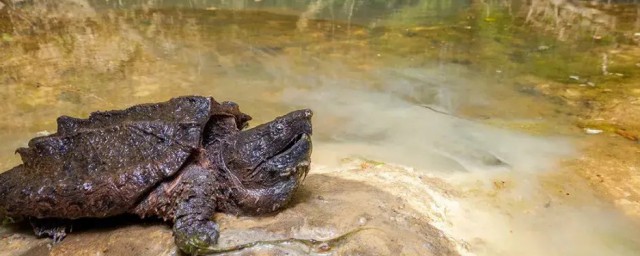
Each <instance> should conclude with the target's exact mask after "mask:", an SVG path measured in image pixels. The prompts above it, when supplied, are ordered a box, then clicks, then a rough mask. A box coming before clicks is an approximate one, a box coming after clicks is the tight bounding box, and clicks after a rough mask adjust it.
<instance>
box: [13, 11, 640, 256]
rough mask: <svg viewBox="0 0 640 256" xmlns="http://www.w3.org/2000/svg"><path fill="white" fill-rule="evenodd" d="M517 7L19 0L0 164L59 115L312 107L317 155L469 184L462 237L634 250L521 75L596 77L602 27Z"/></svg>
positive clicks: (578, 249) (554, 116)
mask: <svg viewBox="0 0 640 256" xmlns="http://www.w3.org/2000/svg"><path fill="white" fill-rule="evenodd" d="M53 3H55V4H53ZM523 6H524V5H523V4H521V3H518V2H505V3H503V2H500V3H498V2H495V3H494V2H488V3H487V4H486V5H484V4H480V3H476V2H472V1H462V0H457V1H438V0H432V1H358V0H344V1H337V0H336V1H322V0H318V1H268V0H262V1H205V0H203V1H197V0H193V1H83V0H69V1H59V2H58V1H56V2H54V1H33V2H31V1H22V2H20V3H19V8H20V11H17V12H11V13H3V14H1V15H3V16H2V17H1V18H2V19H3V21H2V22H1V24H0V29H2V31H1V33H2V36H3V37H2V42H1V43H0V51H1V52H2V53H1V55H0V58H2V63H0V86H1V87H2V90H0V98H1V99H2V100H1V101H0V108H1V110H2V112H3V115H2V116H1V117H0V118H1V119H0V141H2V142H3V143H2V144H0V167H2V168H1V169H8V168H10V167H11V166H14V165H16V164H18V163H19V159H18V158H17V157H16V156H15V155H14V154H13V152H14V150H15V149H16V148H17V147H21V146H25V145H26V143H27V141H28V139H30V138H31V137H34V136H36V135H37V134H42V133H46V132H54V131H55V117H57V116H59V115H70V116H86V115H88V114H89V113H90V112H92V111H95V110H106V109H116V108H122V107H126V106H130V105H133V104H137V103H143V102H154V101H162V100H166V99H168V98H171V97H174V96H178V95H188V94H199V95H211V96H213V97H214V98H216V99H218V100H232V101H235V102H237V103H239V105H240V106H241V108H242V109H243V111H244V112H246V113H249V114H251V115H252V116H253V117H254V121H253V124H258V123H261V122H264V121H268V120H270V119H272V118H273V117H275V116H277V115H280V114H282V113H285V112H286V111H289V110H293V109H297V108H303V107H305V108H311V109H313V110H314V111H315V113H316V114H315V116H314V146H315V147H314V156H313V158H314V159H313V162H314V166H317V167H322V168H333V169H340V168H342V165H343V164H344V159H349V158H363V159H370V160H372V161H377V162H384V163H394V164H400V165H404V166H409V167H412V168H415V169H416V170H419V171H420V172H424V173H425V175H430V176H433V177H438V178H441V179H443V180H445V181H446V182H448V183H450V184H451V185H452V186H453V187H455V188H456V190H457V191H458V192H459V193H461V194H463V195H464V196H462V199H460V201H453V202H448V203H449V204H450V207H451V209H450V211H451V217H450V219H449V222H450V223H449V224H448V225H443V226H442V227H441V228H443V229H446V233H447V234H449V235H450V236H452V237H453V238H455V239H459V240H460V241H464V243H466V244H467V245H468V248H467V249H468V252H469V253H471V254H480V255H605V254H608V255H637V254H638V253H640V246H639V244H640V243H639V242H640V241H639V240H638V239H639V238H640V230H639V229H638V226H637V225H636V224H635V223H633V222H631V221H629V220H627V219H626V217H624V216H623V215H622V214H621V213H619V212H618V211H617V210H615V209H614V208H613V207H612V206H611V205H610V204H608V203H607V202H604V201H602V200H601V199H600V197H598V196H597V195H596V194H595V192H594V191H593V190H591V188H590V187H589V186H587V185H586V183H585V182H584V181H582V180H581V179H580V178H579V177H577V176H576V175H575V174H572V173H568V172H567V171H563V170H562V169H561V167H560V166H561V165H559V163H560V161H562V160H563V159H571V158H574V157H577V156H579V155H580V152H579V150H578V148H577V147H576V146H575V145H576V141H577V140H580V139H581V138H582V136H584V135H582V134H581V132H580V131H576V129H575V127H574V126H573V124H572V121H571V119H570V115H568V114H567V113H568V112H569V110H568V107H567V106H564V105H562V104H557V102H554V101H553V100H552V99H551V100H550V99H549V98H544V97H539V96H537V95H535V94H532V93H528V91H527V90H526V88H528V87H527V86H526V83H528V81H527V80H526V78H527V77H529V76H536V77H539V78H540V79H542V80H545V79H547V80H549V81H560V82H566V81H571V80H576V79H574V78H572V76H579V77H580V78H579V80H583V81H581V82H583V83H588V82H592V83H606V82H607V81H608V80H607V79H608V78H606V77H602V76H600V75H599V74H600V72H601V70H602V62H601V57H600V55H598V54H587V55H585V54H584V52H585V51H587V52H592V53H598V52H597V51H598V49H600V48H606V47H609V43H610V42H608V41H606V42H603V41H593V40H591V41H588V40H579V39H581V38H582V37H584V36H585V35H584V33H583V32H584V31H582V30H580V29H576V30H575V31H569V32H567V33H566V34H565V35H564V36H565V37H566V38H564V39H563V40H559V39H558V37H556V36H554V35H553V34H552V33H545V32H544V30H535V29H533V28H531V26H527V25H526V24H524V23H523V20H524V19H525V16H526V10H527V9H526V8H525V7H526V6H524V7H523ZM523 10H525V11H524V12H523ZM594 26H595V25H594ZM609 36H610V35H609V34H604V39H603V40H609V39H610V38H613V36H611V37H609ZM567 41H569V42H567ZM599 47H600V48H599ZM594 56H595V57H594ZM623 68H624V67H623V66H615V65H612V66H611V67H610V68H609V70H610V72H623V71H624V69H623ZM616 69H619V70H623V71H617V70H616ZM625 72H626V71H625ZM630 72H631V71H629V72H626V73H625V74H630ZM633 72H635V71H633ZM631 73H632V72H631ZM523 84H525V85H523ZM500 184H507V185H504V186H503V185H500ZM505 186H506V189H504V188H505ZM559 191H561V192H559ZM565 191H570V192H571V193H572V194H573V196H572V197H571V198H568V197H565V196H563V195H564V194H565ZM566 194H567V195H568V194H569V192H566ZM416 200H419V198H418V199H416Z"/></svg>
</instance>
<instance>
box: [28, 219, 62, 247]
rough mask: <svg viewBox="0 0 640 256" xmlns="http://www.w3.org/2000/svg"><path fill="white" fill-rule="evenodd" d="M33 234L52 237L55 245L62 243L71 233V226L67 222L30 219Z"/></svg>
mask: <svg viewBox="0 0 640 256" xmlns="http://www.w3.org/2000/svg"><path fill="white" fill-rule="evenodd" d="M30 222H31V227H32V228H33V232H34V233H35V234H36V236H38V237H51V238H52V239H53V244H57V243H60V242H62V240H63V239H64V238H65V237H66V236H67V231H71V225H70V224H69V223H68V222H67V221H63V220H58V219H35V218H34V219H30Z"/></svg>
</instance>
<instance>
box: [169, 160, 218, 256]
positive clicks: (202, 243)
mask: <svg viewBox="0 0 640 256" xmlns="http://www.w3.org/2000/svg"><path fill="white" fill-rule="evenodd" d="M186 168H187V169H186V170H184V172H183V173H182V175H181V177H180V179H181V180H180V183H181V184H180V187H179V188H178V189H179V190H180V191H179V193H178V198H177V201H176V208H175V215H174V224H173V235H174V237H175V241H176V245H178V247H179V248H180V249H181V250H182V251H184V252H185V253H188V254H194V253H197V251H198V249H202V248H206V247H210V246H213V245H215V244H216V243H217V241H218V234H219V233H218V232H219V229H218V225H217V224H216V223H215V222H214V221H213V220H212V218H213V214H214V212H215V201H214V199H213V198H215V196H214V193H215V177H214V174H213V172H212V170H208V169H206V168H204V167H202V166H199V165H197V164H194V165H190V166H188V167H186Z"/></svg>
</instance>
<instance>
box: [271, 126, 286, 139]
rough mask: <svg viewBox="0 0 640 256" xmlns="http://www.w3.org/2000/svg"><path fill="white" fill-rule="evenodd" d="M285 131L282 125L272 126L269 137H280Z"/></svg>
mask: <svg viewBox="0 0 640 256" xmlns="http://www.w3.org/2000/svg"><path fill="white" fill-rule="evenodd" d="M285 129H286V127H285V126H284V124H282V123H275V124H274V125H273V127H272V128H271V135H272V136H273V137H280V136H281V135H282V134H283V133H284V130H285Z"/></svg>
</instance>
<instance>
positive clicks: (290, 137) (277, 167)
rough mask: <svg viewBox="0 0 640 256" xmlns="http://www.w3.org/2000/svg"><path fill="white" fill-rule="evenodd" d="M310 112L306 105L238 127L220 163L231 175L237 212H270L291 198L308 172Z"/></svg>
mask: <svg viewBox="0 0 640 256" xmlns="http://www.w3.org/2000/svg"><path fill="white" fill-rule="evenodd" d="M312 115H313V112H311V110H309V109H304V110H297V111H293V112H291V113H289V114H286V115H284V116H280V117H278V118H276V119H275V120H273V121H271V122H268V123H265V124H262V125H259V126H256V127H254V128H252V129H249V130H245V131H241V132H240V133H239V134H238V135H237V137H236V139H235V140H234V142H235V143H233V144H228V145H229V147H231V148H228V149H227V150H224V152H223V158H224V162H225V163H224V164H225V165H226V167H227V170H229V171H230V172H231V173H232V175H233V176H235V177H232V179H235V183H237V184H236V185H237V186H232V188H234V189H233V190H232V191H231V193H230V194H231V196H232V198H231V199H232V200H233V201H234V202H233V203H234V205H236V206H237V208H238V210H239V211H240V212H242V213H243V214H254V215H255V214H264V213H269V212H273V211H275V210H277V209H279V208H281V207H282V206H283V205H285V204H286V203H287V202H288V201H289V199H291V197H292V195H293V193H294V192H295V190H296V189H297V188H298V186H299V185H300V183H301V182H302V181H303V180H304V178H305V177H306V176H307V173H308V172H309V164H310V157H311V116H312ZM230 182H234V181H232V180H230Z"/></svg>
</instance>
